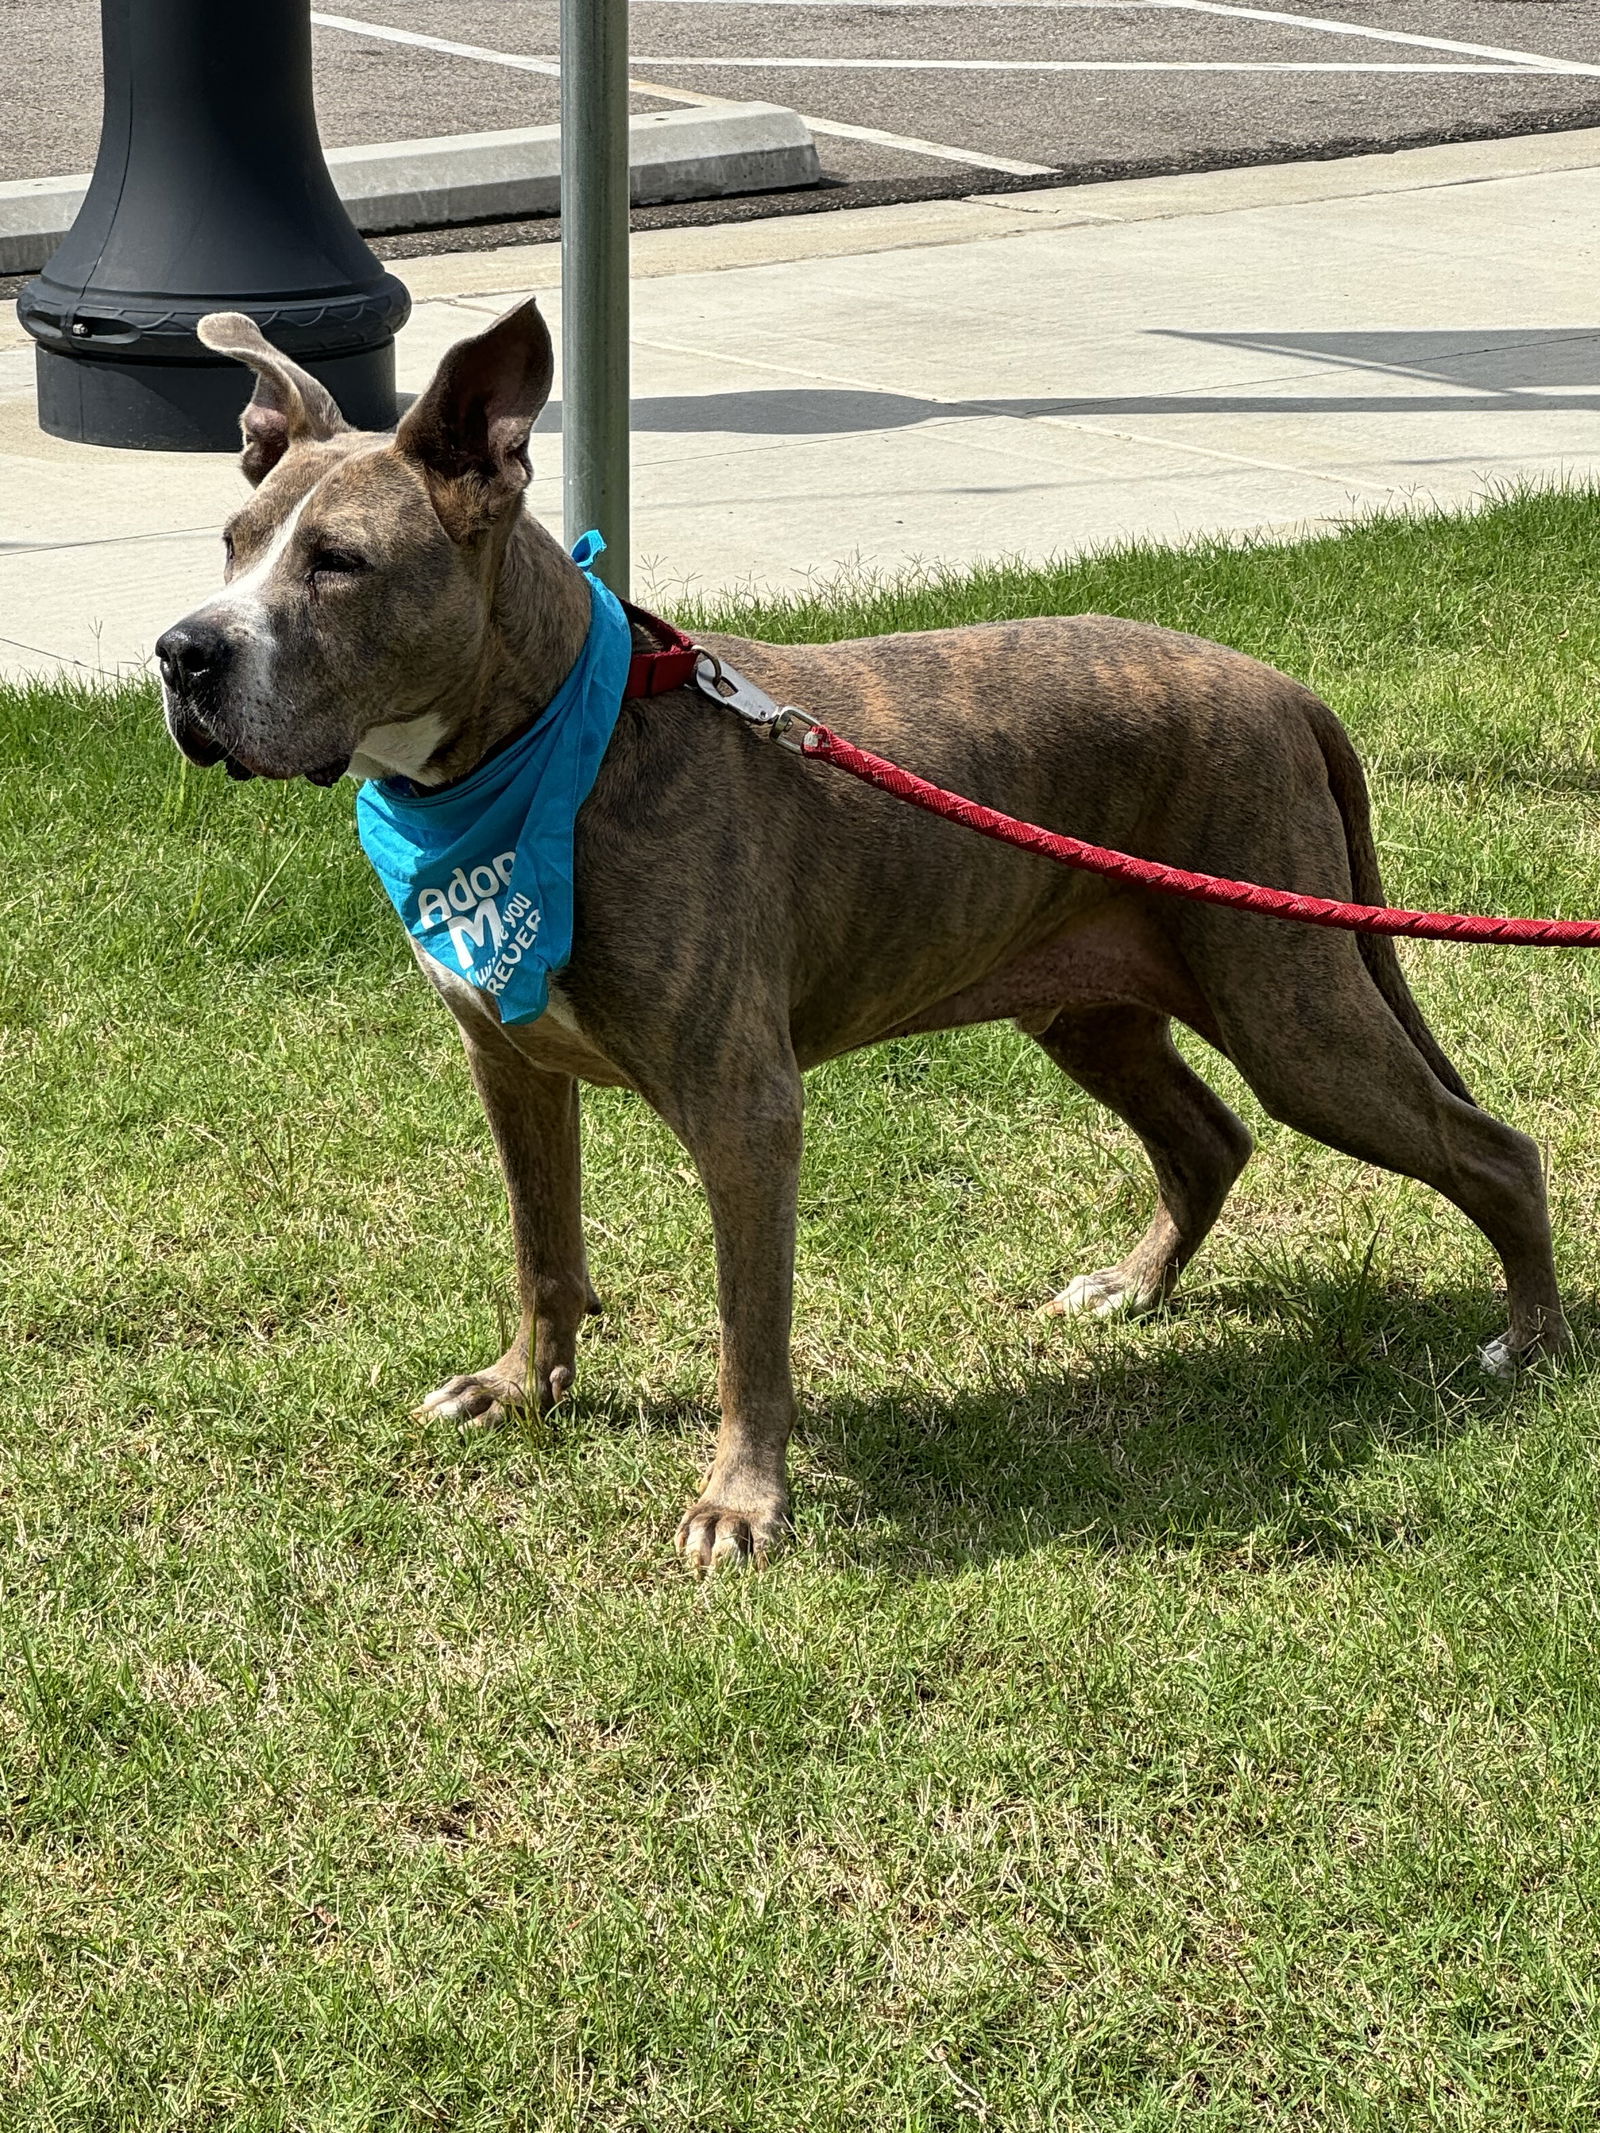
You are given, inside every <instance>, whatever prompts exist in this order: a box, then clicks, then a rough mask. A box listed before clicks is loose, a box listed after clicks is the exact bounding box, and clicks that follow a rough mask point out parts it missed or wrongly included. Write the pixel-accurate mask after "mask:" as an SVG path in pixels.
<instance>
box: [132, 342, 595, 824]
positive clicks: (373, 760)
mask: <svg viewBox="0 0 1600 2133" xmlns="http://www.w3.org/2000/svg"><path fill="white" fill-rule="evenodd" d="M200 338H201V339H202V340H203V341H204V342H205V343H206V345H207V347H209V348H215V349H219V350H221V351H223V352H224V353H226V354H228V355H231V356H236V357H237V358H238V360H239V361H240V362H241V363H247V364H249V366H250V368H251V369H252V370H253V371H254V372H255V374H256V386H255V393H254V396H253V397H252V399H251V401H250V404H249V405H248V407H246V409H245V410H244V413H243V415H242V416H241V418H240V426H241V428H242V430H243V432H244V457H243V462H242V464H243V468H244V472H245V475H246V477H247V478H248V480H249V481H250V482H251V483H252V485H253V487H254V494H253V495H252V496H251V497H250V498H249V500H248V501H247V502H246V503H245V504H244V505H243V506H242V507H241V509H240V510H238V511H237V512H235V514H234V515H233V517H232V518H231V519H230V520H229V522H228V524H227V526H226V528H225V530H224V532H223V549H224V554H225V559H226V565H225V573H224V580H225V581H224V584H223V587H222V590H221V591H220V592H218V593H214V594H213V595H212V597H211V598H210V599H209V600H206V601H204V602H203V603H202V604H201V605H200V606H199V607H197V608H195V609H194V611H193V612H192V613H191V614H188V615H185V616H184V618H183V620H182V621H181V622H178V623H175V624H174V625H173V627H172V628H171V629H169V630H168V631H167V632H166V634H165V635H164V636H163V637H162V638H161V640H160V641H159V643H158V644H157V646H156V654H157V657H158V659H159V661H160V665H161V680H162V686H163V691H164V694H165V699H166V715H167V728H168V731H169V732H170V733H171V735H172V738H173V740H174V741H175V742H176V743H177V745H178V747H179V748H180V749H181V750H182V751H183V753H184V754H185V755H186V756H187V757H188V758H189V760H190V761H191V762H194V763H201V764H208V763H217V762H225V763H226V764H227V766H228V768H229V770H230V771H231V772H233V774H234V775H235V776H257V777H269V778H293V777H302V776H303V777H309V778H312V779H314V780H315V781H316V782H317V783H319V784H331V783H332V782H333V780H334V779H335V778H337V777H338V776H339V775H340V774H341V772H343V771H345V770H347V769H349V768H351V766H352V764H354V766H355V768H356V770H357V772H358V774H360V775H374V774H377V773H379V772H383V771H389V772H403V773H405V774H406V775H409V776H413V777H415V776H417V775H419V774H421V775H423V776H424V777H425V778H426V777H428V776H429V775H430V773H429V770H428V768H427V766H429V765H430V763H433V762H434V761H436V760H437V759H443V758H448V757H449V755H450V752H451V747H452V744H453V743H454V742H455V740H456V739H457V737H458V729H459V728H460V726H461V723H462V721H463V720H464V719H470V716H471V703H472V699H473V696H474V692H475V688H476V686H477V685H478V684H479V683H480V682H481V677H482V669H483V665H484V661H485V656H486V646H487V641H488V638H489V635H490V633H491V627H492V617H493V611H494V604H495V594H496V589H497V586H498V583H499V580H500V577H501V573H502V568H503V563H504V558H505V553H506V548H507V544H508V541H509V540H510V537H511V534H512V531H513V528H514V527H515V526H516V524H517V521H518V519H519V516H520V512H521V504H522V492H523V490H524V488H525V487H526V486H527V482H528V479H529V468H528V435H529V432H530V430H531V429H532V427H533V423H534V420H535V418H536V417H537V415H538V413H539V410H540V409H541V408H542V407H543V406H544V403H545V401H546V399H547V398H548V396H549V392H550V381H551V376H552V372H553V361H552V355H551V348H550V335H549V333H548V331H547V330H546V327H545V323H544V321H543V319H542V318H541V317H540V316H539V312H538V307H537V306H536V305H535V304H533V303H531V302H530V303H526V304H523V305H522V306H520V308H519V309H517V310H515V311H513V312H511V313H509V314H508V315H507V316H506V317H505V318H503V319H501V320H500V321H499V322H498V324H496V325H494V326H492V327H491V328H490V329H489V331H488V332H487V333H484V334H480V335H479V336H478V337H477V338H476V339H474V340H469V341H462V342H460V343H459V344H458V345H457V346H456V347H454V348H452V349H451V351H450V353H449V354H448V355H447V356H446V357H445V359H444V361H443V362H442V363H441V364H440V366H439V369H438V372H437V374H436V375H435V377H434V379H433V382H432V384H431V385H430V386H429V387H428V389H427V391H426V392H425V393H424V394H423V395H422V397H421V398H420V399H419V400H418V401H417V402H416V403H415V404H414V405H413V406H412V407H411V408H410V410H409V411H408V412H407V414H406V416H405V417H404V419H403V420H402V422H401V423H400V426H399V428H398V429H397V430H396V431H395V432H394V433H393V434H385V435H381V436H380V435H374V434H371V433H369V432H364V431H360V430H353V429H351V428H350V427H349V425H348V424H347V423H346V422H345V420H344V417H343V416H342V415H341V414H340V412H339V410H338V408H337V407H336V406H335V405H334V402H333V399H332V397H331V396H330V394H329V393H328V392H327V390H326V388H325V387H323V386H322V385H320V384H319V383H318V382H317V380H316V379H315V378H313V377H312V376H311V375H310V374H309V373H308V372H307V371H304V370H302V369H301V368H300V366H299V365H298V364H296V363H292V362H291V361H290V360H289V359H288V357H287V356H285V355H283V354H281V353H280V351H279V350H278V349H276V348H274V347H273V346H272V345H271V343H270V342H269V341H267V340H266V339H265V338H264V337H263V335H262V333H261V330H260V328H259V327H258V326H257V325H256V324H255V323H254V321H253V320H251V319H248V318H246V317H244V316H243V315H242V314H240V313H238V312H229V311H223V312H216V313H213V314H212V315H211V316H210V317H209V318H205V319H202V320H201V322H200ZM546 545H547V547H549V548H553V544H546ZM439 774H441V773H438V772H435V773H433V775H439Z"/></svg>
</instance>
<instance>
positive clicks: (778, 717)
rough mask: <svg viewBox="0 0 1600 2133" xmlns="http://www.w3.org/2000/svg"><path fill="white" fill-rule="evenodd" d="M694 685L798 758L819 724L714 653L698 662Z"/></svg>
mask: <svg viewBox="0 0 1600 2133" xmlns="http://www.w3.org/2000/svg"><path fill="white" fill-rule="evenodd" d="M694 685H695V687H696V688H697V689H698V690H699V691H700V692H701V694H702V695H704V696H709V697H710V698H711V700H712V702H713V703H718V704H726V705H727V707H728V709H729V710H730V711H732V712H734V713H736V714H737V716H738V717H740V718H742V719H743V720H744V722H745V724H746V725H747V726H750V727H753V728H754V730H755V731H756V732H757V733H758V734H760V735H761V736H762V737H763V738H764V739H766V740H769V741H778V742H780V743H781V744H782V746H783V747H785V748H792V749H793V750H794V752H795V754H796V755H799V754H801V753H802V752H803V750H804V747H805V736H806V735H807V734H808V733H809V732H810V731H811V729H812V727H813V726H814V725H815V724H816V720H815V719H813V718H809V717H807V715H806V713H805V712H804V711H802V710H801V709H800V708H799V706H798V705H797V704H779V703H775V702H774V701H773V699H772V698H771V697H770V696H769V695H768V694H767V692H766V690H765V689H758V688H757V687H756V685H755V683H754V682H753V681H747V680H746V679H745V677H744V675H742V674H741V673H740V672H739V670H738V668H737V667H730V666H728V665H726V664H725V663H724V662H723V661H722V660H720V659H719V658H718V657H717V656H716V654H715V653H714V652H702V653H701V654H700V656H699V658H698V659H697V660H696V661H695V663H694Z"/></svg>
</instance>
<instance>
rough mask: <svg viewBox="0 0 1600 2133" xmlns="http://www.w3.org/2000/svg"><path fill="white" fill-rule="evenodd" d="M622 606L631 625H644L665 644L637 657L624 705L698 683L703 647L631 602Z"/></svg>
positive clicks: (625, 602) (626, 689)
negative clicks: (636, 698) (696, 667)
mask: <svg viewBox="0 0 1600 2133" xmlns="http://www.w3.org/2000/svg"><path fill="white" fill-rule="evenodd" d="M622 605H623V610H624V612H625V613H626V615H627V617H628V620H629V621H630V622H632V623H637V624H642V625H643V627H644V628H645V629H647V630H648V631H649V632H650V634H651V635H652V636H653V637H658V638H660V639H661V640H662V644H661V648H660V649H659V650H657V651H653V652H635V653H634V655H633V658H632V660H631V661H630V663H629V666H628V686H627V687H626V688H625V689H624V690H623V692H622V697H623V701H624V703H626V702H627V700H628V699H629V697H633V696H665V695H666V693H667V691H668V690H669V689H682V688H685V687H687V685H688V684H689V683H690V682H691V681H693V679H694V663H695V661H696V660H697V659H698V658H699V656H700V652H699V647H698V646H697V645H695V644H693V643H692V642H691V641H690V639H689V638H687V637H686V636H685V635H684V634H683V632H682V630H680V629H674V627H673V625H672V624H671V623H670V622H663V621H662V619H661V617H660V616H659V615H652V614H651V612H650V610H649V609H648V608H647V607H635V606H634V605H633V603H632V601H631V600H624V601H623V603H622Z"/></svg>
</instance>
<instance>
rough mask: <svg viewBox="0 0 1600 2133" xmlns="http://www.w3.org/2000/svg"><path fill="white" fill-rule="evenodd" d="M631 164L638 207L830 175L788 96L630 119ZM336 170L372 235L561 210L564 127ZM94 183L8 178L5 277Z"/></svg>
mask: <svg viewBox="0 0 1600 2133" xmlns="http://www.w3.org/2000/svg"><path fill="white" fill-rule="evenodd" d="M628 163H629V169H630V191H631V194H632V198H633V203H634V205H635V206H636V207H645V206H652V205H656V204H659V203H662V202H665V201H670V200H718V199H723V198H725V197H726V196H727V195H729V194H730V193H760V192H779V191H788V190H790V189H791V188H793V187H795V186H801V185H815V184H816V183H817V181H818V179H819V178H820V177H821V175H822V171H821V166H820V165H819V164H818V162H817V150H816V144H815V142H814V141H813V140H812V138H811V134H810V131H809V130H808V128H807V126H806V124H805V121H804V120H803V119H802V118H801V117H800V115H799V114H798V112H794V111H790V110H787V109H786V108H785V107H784V106H783V105H781V104H722V105H718V106H714V107H711V108H707V109H694V110H688V111H657V112H650V113H648V114H647V115H645V116H643V117H640V118H634V119H630V120H629V121H628ZM328 168H329V169H330V170H331V171H332V173H333V182H334V184H335V185H336V186H337V187H338V190H339V197H340V199H341V200H343V202H344V204H345V206H346V207H347V208H348V209H349V211H350V217H351V220H352V221H353V222H354V223H355V226H356V228H357V229H358V230H361V231H362V232H363V233H365V234H366V235H368V236H376V235H380V234H381V233H383V232H384V231H387V230H406V229H432V228H438V229H443V228H448V227H449V226H450V225H451V224H453V223H463V222H490V221H495V220H497V219H501V218H504V219H505V220H508V221H509V220H516V219H520V218H521V217H523V216H528V215H554V214H555V213H557V212H558V210H559V207H560V194H561V177H560V171H561V135H560V128H559V127H556V126H519V127H515V128H513V129H512V130H510V131H508V132H504V133H457V134H446V135H441V136H440V137H438V138H437V139H434V140H423V141H385V142H380V143H379V144H378V145H376V146H374V147H366V148H334V149H330V151H329V153H328ZM88 184H89V180H88V177H87V176H83V177H70V178H15V179H11V180H9V181H7V182H6V183H4V184H0V274H33V273H36V272H37V271H38V269H39V268H40V267H42V266H43V265H44V263H45V261H46V260H47V259H48V258H49V257H50V254H51V253H52V252H53V251H54V250H55V248H56V246H57V245H58V244H59V243H60V242H61V239H62V238H63V237H64V236H65V235H66V233H67V231H68V230H69V229H70V228H71V226H72V220H73V217H74V216H75V215H76V214H77V212H78V209H79V207H80V206H81V205H82V203H83V196H84V193H85V191H86V190H87V188H88Z"/></svg>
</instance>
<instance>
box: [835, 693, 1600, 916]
mask: <svg viewBox="0 0 1600 2133" xmlns="http://www.w3.org/2000/svg"><path fill="white" fill-rule="evenodd" d="M793 723H794V724H795V725H802V726H804V729H805V730H804V731H803V732H802V735H801V739H800V752H801V754H802V755H808V756H810V757H812V758H813V759H814V760H815V761H817V762H821V763H833V764H835V765H836V766H837V767H838V768H839V769H840V770H847V771H849V773H850V775H851V776H852V777H853V778H860V779H862V780H863V781H864V783H866V784H868V785H876V786H877V787H878V789H879V791H880V792H887V793H893V794H894V796H895V798H896V799H897V800H908V801H909V802H910V803H911V805H912V806H913V807H921V808H925V809H926V810H927V812H928V813H929V814H930V815H943V816H944V817H945V818H946V820H947V821H951V822H959V823H960V824H961V826H962V827H963V828H964V829H970V830H976V831H977V832H978V834H979V836H980V837H993V838H995V839H997V840H998V842H1000V843H1001V844H1014V845H1015V846H1016V847H1017V848H1018V850H1019V851H1024V852H1037V853H1039V854H1040V856H1041V857H1042V858H1045V859H1054V860H1058V861H1059V862H1060V864H1061V865H1062V866H1068V867H1081V868H1082V869H1083V870H1084V872H1085V873H1088V874H1104V875H1106V876H1107V877H1108V878H1109V879H1110V880H1112V881H1125V882H1129V883H1131V884H1132V885H1133V886H1134V887H1135V888H1139V889H1158V890H1159V891H1160V892H1161V893H1162V894H1163V895H1164V896H1186V897H1188V898H1190V899H1191V900H1192V901H1193V902H1195V903H1201V904H1226V905H1228V906H1230V907H1231V908H1232V909H1233V910H1236V911H1256V912H1259V913H1261V914H1262V915H1263V916H1264V917H1267V918H1292V919H1298V920H1299V921H1300V922H1301V923H1302V924H1303V925H1307V926H1335V927H1339V928H1342V929H1343V930H1344V931H1345V932H1347V933H1403V934H1406V935H1408V936H1409V937H1410V938H1411V939H1413V940H1422V941H1477V942H1487V943H1490V944H1497V945H1499V946H1500V947H1503V948H1600V919H1593V918H1469V917H1466V916H1456V915H1454V914H1452V913H1449V912H1444V911H1391V910H1389V909H1387V908H1386V907H1385V906H1384V905H1382V904H1344V903H1338V902H1335V901H1334V899H1333V898H1331V897H1327V896H1299V895H1296V893H1295V892H1294V891H1293V890H1292V889H1265V888H1263V887H1262V886H1261V885H1260V884H1259V883H1258V882H1254V881H1228V880H1225V879H1224V878H1223V877H1221V876H1220V875H1217V874H1191V873H1190V872H1189V871H1188V870H1187V868H1184V867H1169V866H1163V865H1162V864H1161V862H1160V861H1159V860H1156V859H1135V858H1133V857H1131V856H1130V855H1129V854H1128V853H1127V852H1112V851H1108V850H1107V849H1106V847H1105V846H1104V845H1101V844H1085V843H1084V842H1083V840H1082V839H1081V838H1079V837H1059V836H1057V835H1056V834H1055V832H1054V831H1053V830H1047V829H1040V828H1039V827H1038V826H1037V824H1035V823H1032V822H1019V821H1018V820H1017V818H1016V817H1015V815H1002V814H1001V813H999V812H998V810H997V809H995V808H992V807H982V806H980V805H979V804H978V802H977V801H976V800H964V799H963V798H962V797H961V795H960V794H959V793H953V792H946V791H945V789H944V787H943V786H942V785H930V784H929V783H928V781H927V779H926V778H919V777H916V776H914V775H913V773H912V772H911V771H909V770H902V769H901V768H900V766H899V765H898V764H897V763H890V762H888V761H886V760H885V758H884V757H883V756H881V755H872V754H871V753H869V751H868V750H867V749H865V748H857V747H855V746H854V745H853V743H851V742H850V741H844V740H841V739H840V738H839V736H838V734H836V733H831V732H830V731H829V730H828V728H827V727H826V726H820V725H818V724H816V722H815V721H810V722H809V723H808V722H807V721H805V720H804V719H803V718H802V717H801V716H798V715H796V716H794V718H793Z"/></svg>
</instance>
